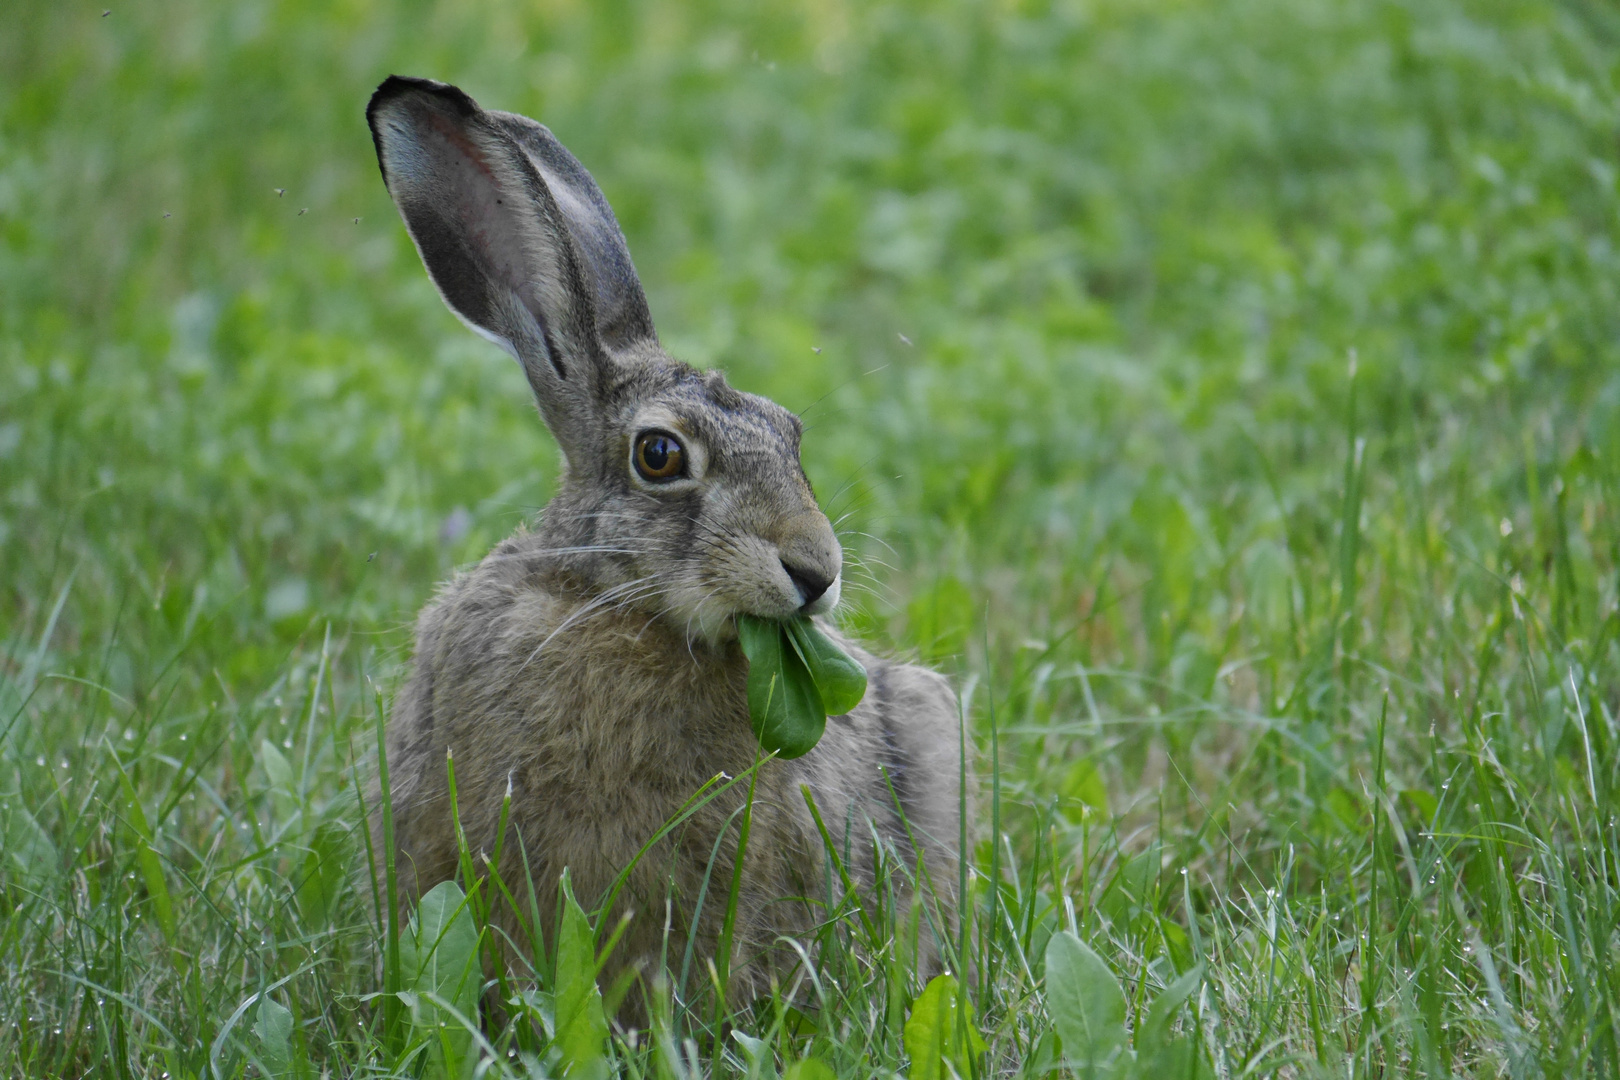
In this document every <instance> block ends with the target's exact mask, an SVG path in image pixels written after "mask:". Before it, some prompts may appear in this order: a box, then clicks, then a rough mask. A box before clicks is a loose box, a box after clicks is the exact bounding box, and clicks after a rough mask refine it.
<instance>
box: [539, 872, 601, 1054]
mask: <svg viewBox="0 0 1620 1080" xmlns="http://www.w3.org/2000/svg"><path fill="white" fill-rule="evenodd" d="M561 887H562V892H563V917H562V925H561V926H559V927H558V928H557V977H556V978H555V979H554V980H553V981H552V994H553V1001H554V1003H555V1007H556V1010H557V1013H556V1015H557V1038H556V1046H557V1048H558V1049H559V1050H560V1051H562V1062H563V1068H564V1075H565V1076H567V1077H569V1078H571V1080H600V1078H604V1077H606V1076H607V1075H608V1072H609V1069H608V1062H607V1058H606V1056H605V1054H604V1051H603V1049H602V1046H603V1043H604V1042H605V1041H606V1040H607V1032H608V1023H607V1017H606V1015H604V1014H603V1012H602V992H601V990H599V989H598V988H597V985H596V932H595V931H594V930H592V929H591V922H590V920H589V919H588V918H586V917H585V911H584V909H582V908H581V907H580V906H579V901H577V900H575V899H574V890H573V886H572V885H571V884H570V882H569V877H568V873H567V871H564V872H563V877H562V886H561Z"/></svg>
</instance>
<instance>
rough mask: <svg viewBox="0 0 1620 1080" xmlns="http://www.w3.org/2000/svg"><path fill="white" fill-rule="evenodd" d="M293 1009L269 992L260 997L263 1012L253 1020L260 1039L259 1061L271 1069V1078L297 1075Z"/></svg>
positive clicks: (276, 1079)
mask: <svg viewBox="0 0 1620 1080" xmlns="http://www.w3.org/2000/svg"><path fill="white" fill-rule="evenodd" d="M292 1031H293V1014H292V1010H291V1009H289V1008H287V1007H286V1006H285V1005H282V1004H280V1003H279V1002H276V1001H273V1000H271V998H270V997H269V995H264V996H261V997H260V998H259V1015H258V1017H257V1018H256V1019H255V1020H254V1022H253V1034H254V1035H256V1036H258V1039H259V1060H260V1062H262V1063H263V1065H264V1067H265V1068H266V1069H267V1070H269V1073H268V1075H269V1077H270V1078H271V1080H280V1078H281V1077H287V1076H291V1075H292V1074H293V1050H292Z"/></svg>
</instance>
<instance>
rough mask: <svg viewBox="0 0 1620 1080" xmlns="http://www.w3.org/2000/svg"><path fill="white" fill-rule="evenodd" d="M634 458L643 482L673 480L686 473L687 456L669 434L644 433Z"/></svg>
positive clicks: (640, 436)
mask: <svg viewBox="0 0 1620 1080" xmlns="http://www.w3.org/2000/svg"><path fill="white" fill-rule="evenodd" d="M632 457H633V460H634V461H635V465H636V472H638V473H640V474H641V478H642V479H643V480H673V479H675V478H676V477H678V476H682V475H684V474H685V472H686V454H685V452H684V451H683V450H682V449H681V444H680V443H678V442H676V441H675V437H674V436H673V435H670V434H669V433H668V432H664V431H644V432H642V433H641V434H640V435H639V436H637V437H636V452H635V454H634V455H632Z"/></svg>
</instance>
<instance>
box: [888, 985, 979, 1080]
mask: <svg viewBox="0 0 1620 1080" xmlns="http://www.w3.org/2000/svg"><path fill="white" fill-rule="evenodd" d="M905 1044H906V1056H907V1057H909V1058H910V1059H911V1070H910V1072H909V1073H908V1074H907V1075H909V1076H910V1077H911V1080H949V1078H950V1075H951V1073H950V1069H948V1068H947V1067H946V1062H949V1063H950V1068H954V1069H955V1070H956V1075H957V1076H961V1077H967V1076H972V1075H973V1070H972V1059H973V1058H975V1057H977V1056H978V1055H979V1054H982V1053H984V1052H985V1051H986V1050H987V1049H989V1047H988V1046H986V1045H985V1042H984V1039H983V1037H981V1036H980V1035H979V1031H978V1029H977V1028H976V1027H974V1025H973V1005H972V1003H971V1002H969V1001H967V1000H966V998H964V997H963V996H962V994H961V993H960V990H959V988H958V986H957V982H956V979H955V978H954V977H952V976H950V975H936V976H935V977H934V978H933V979H931V980H929V983H928V985H927V986H925V987H924V988H923V992H922V993H921V994H920V995H918V997H917V1001H916V1003H915V1004H913V1005H912V1006H911V1015H910V1016H909V1017H907V1018H906V1028H905Z"/></svg>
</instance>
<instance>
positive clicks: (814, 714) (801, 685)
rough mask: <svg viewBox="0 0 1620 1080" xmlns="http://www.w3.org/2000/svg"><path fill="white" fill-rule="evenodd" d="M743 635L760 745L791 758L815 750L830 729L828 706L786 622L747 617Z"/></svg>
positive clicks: (751, 712)
mask: <svg viewBox="0 0 1620 1080" xmlns="http://www.w3.org/2000/svg"><path fill="white" fill-rule="evenodd" d="M737 635H738V637H739V638H740V639H741V641H742V648H743V653H744V654H745V655H746V656H747V657H748V718H749V720H750V721H752V723H753V727H754V734H755V735H756V736H758V737H759V744H760V746H762V747H764V748H765V749H766V750H774V751H776V752H777V753H778V754H779V755H781V756H782V757H785V758H796V757H801V756H803V755H804V754H807V753H809V752H810V750H811V749H812V748H813V747H814V746H815V745H816V743H818V742H819V741H821V733H822V732H823V731H824V730H826V726H827V710H826V708H825V707H824V706H823V705H822V703H821V696H820V694H819V693H817V691H816V685H815V683H814V682H813V681H812V680H811V678H810V672H809V670H808V669H806V668H805V666H804V662H803V661H802V660H800V659H799V655H798V652H797V651H796V650H794V648H793V647H792V645H791V644H790V643H789V642H788V641H787V635H786V633H785V631H784V630H783V629H782V624H781V623H779V622H773V621H771V620H768V619H756V618H753V617H752V616H749V615H743V616H739V617H738V619H737Z"/></svg>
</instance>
